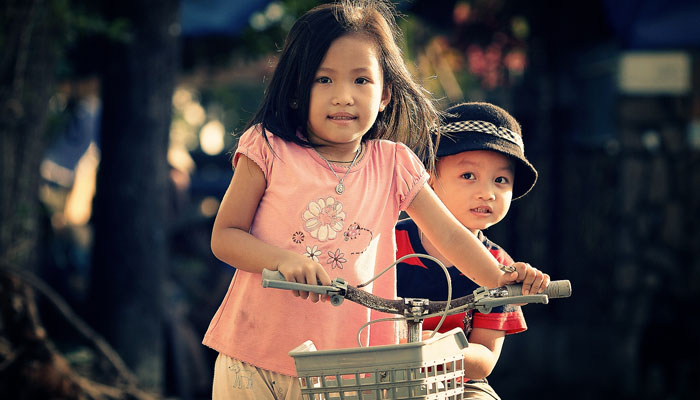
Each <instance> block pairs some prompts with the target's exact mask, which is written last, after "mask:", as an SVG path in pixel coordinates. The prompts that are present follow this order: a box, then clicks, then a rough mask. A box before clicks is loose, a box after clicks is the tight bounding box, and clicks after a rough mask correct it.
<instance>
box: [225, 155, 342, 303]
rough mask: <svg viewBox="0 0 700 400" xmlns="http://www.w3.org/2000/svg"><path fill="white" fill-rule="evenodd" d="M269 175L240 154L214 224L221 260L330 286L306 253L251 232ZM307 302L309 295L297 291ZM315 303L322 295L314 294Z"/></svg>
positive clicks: (254, 269) (248, 268)
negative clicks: (277, 245) (262, 238)
mask: <svg viewBox="0 0 700 400" xmlns="http://www.w3.org/2000/svg"><path fill="white" fill-rule="evenodd" d="M265 187H266V181H265V176H264V174H263V172H262V170H261V169H260V167H259V166H258V165H257V164H256V163H255V162H253V161H252V160H251V159H250V158H248V157H246V156H245V155H242V154H241V155H239V158H238V162H237V164H236V169H235V171H234V173H233V178H232V179H231V183H230V185H229V187H228V189H227V190H226V194H225V195H224V198H223V200H222V201H221V206H220V207H219V212H218V213H217V215H216V219H215V221H214V228H213V230H212V235H211V249H212V252H213V253H214V255H215V256H216V257H217V258H218V259H220V260H221V261H223V262H225V263H227V264H229V265H232V266H234V267H236V268H237V269H240V270H243V271H247V272H253V273H260V272H262V270H263V268H267V269H270V270H273V271H280V272H281V273H282V275H284V277H285V278H286V279H287V280H288V281H290V282H299V283H309V284H313V285H315V284H317V282H319V281H320V282H321V284H323V285H330V283H331V280H330V278H329V276H328V274H327V273H326V271H325V270H324V269H323V267H322V266H321V264H319V263H317V262H315V261H313V260H311V259H310V258H308V257H305V256H303V255H302V254H297V253H294V252H292V251H289V250H285V249H282V248H280V247H276V246H273V245H270V244H267V243H265V242H263V241H262V240H260V239H257V238H256V237H254V236H253V235H251V234H250V233H249V232H250V226H251V224H252V222H253V217H254V216H255V212H256V211H257V209H258V205H259V203H260V199H261V198H262V196H263V193H264V192H265ZM294 294H295V295H296V296H301V297H302V298H304V299H306V298H307V297H309V293H308V292H301V293H299V292H295V293H294ZM311 300H312V301H318V295H317V294H315V293H312V294H311Z"/></svg>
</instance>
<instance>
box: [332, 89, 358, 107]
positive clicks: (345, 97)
mask: <svg viewBox="0 0 700 400" xmlns="http://www.w3.org/2000/svg"><path fill="white" fill-rule="evenodd" d="M336 87H337V89H336V90H335V92H334V93H333V98H332V102H333V105H334V106H344V105H348V106H351V105H353V103H354V100H353V98H352V94H351V93H350V90H348V89H347V88H346V87H345V86H344V85H338V86H336Z"/></svg>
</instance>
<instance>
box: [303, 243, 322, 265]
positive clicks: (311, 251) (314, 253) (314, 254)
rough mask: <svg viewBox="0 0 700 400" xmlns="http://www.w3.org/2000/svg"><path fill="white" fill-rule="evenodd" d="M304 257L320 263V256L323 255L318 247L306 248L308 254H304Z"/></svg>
mask: <svg viewBox="0 0 700 400" xmlns="http://www.w3.org/2000/svg"><path fill="white" fill-rule="evenodd" d="M304 255H305V256H307V257H309V258H310V259H312V260H314V261H316V262H318V256H320V255H321V250H319V249H318V246H314V247H310V246H306V252H305V253H304Z"/></svg>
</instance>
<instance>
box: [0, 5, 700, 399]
mask: <svg viewBox="0 0 700 400" xmlns="http://www.w3.org/2000/svg"><path fill="white" fill-rule="evenodd" d="M320 3H321V2H319V1H313V0H275V1H270V0H247V1H230V0H153V1H148V2H141V1H136V0H122V1H118V2H117V1H89V0H5V1H3V4H2V6H1V7H0V108H1V112H0V131H1V134H2V137H1V138H0V158H1V161H0V393H3V396H2V397H3V398H6V399H146V398H170V399H206V398H210V396H211V394H210V386H211V379H212V371H213V361H214V358H215V354H214V353H213V351H211V350H209V349H207V348H205V347H204V346H203V345H201V343H200V342H201V339H202V337H203V334H204V332H205V330H206V328H207V326H208V323H209V321H210V319H211V317H212V316H213V314H214V312H215V311H216V308H217V307H218V305H219V304H220V302H221V300H222V297H223V295H224V293H225V291H226V288H227V286H228V284H229V282H230V278H231V276H232V274H233V271H234V270H233V269H232V268H231V267H229V266H227V265H224V264H222V263H221V262H219V261H217V260H216V259H215V258H214V257H213V256H212V254H211V252H210V249H209V238H210V229H211V225H212V222H213V218H214V215H215V214H216V211H217V208H218V205H219V200H220V199H221V197H222V195H223V193H224V191H225V189H226V186H227V184H228V182H229V180H230V178H231V175H232V169H231V161H230V155H231V150H233V149H234V148H235V140H234V136H233V135H234V134H235V133H240V132H241V129H242V127H243V126H244V125H245V123H246V122H247V121H248V119H249V118H250V117H251V116H252V113H253V112H254V111H255V110H256V107H257V105H258V103H259V101H260V100H261V98H262V94H263V90H264V88H265V84H266V82H267V81H268V79H269V78H270V76H271V73H272V71H273V68H274V65H275V61H276V57H277V56H278V54H279V50H280V49H281V47H282V44H283V41H284V37H285V34H286V32H287V31H288V29H289V28H290V26H291V24H292V23H293V21H294V20H295V18H297V17H298V16H300V15H301V14H302V13H303V12H305V11H307V10H308V9H310V8H311V7H313V6H315V5H317V4H320ZM394 3H395V4H396V7H397V9H398V10H399V11H400V12H401V13H402V14H403V17H402V18H400V19H399V24H400V26H401V28H402V30H403V33H404V37H403V39H402V43H403V49H404V54H405V59H406V62H407V63H408V65H409V67H410V69H411V70H412V72H413V73H414V74H415V76H416V77H417V78H418V79H419V80H420V82H421V83H422V84H423V85H424V86H425V87H426V88H427V89H428V90H429V91H431V92H432V93H433V94H434V96H435V98H436V99H437V100H438V101H439V104H440V107H441V108H444V107H446V106H448V105H450V104H453V103H456V102H461V101H475V100H483V101H490V102H493V103H495V104H498V105H500V106H502V107H504V108H506V109H507V110H508V111H510V113H511V114H513V115H514V116H515V117H516V118H517V119H518V120H519V121H520V122H521V124H522V128H523V133H524V140H525V145H526V152H527V154H528V157H529V159H530V160H531V161H532V162H533V164H534V165H535V166H536V167H537V169H538V170H539V172H540V179H539V182H538V184H537V186H536V187H535V189H534V191H533V192H531V193H530V194H529V195H528V196H526V197H525V198H524V199H522V200H518V201H516V202H515V203H514V204H513V207H512V208H511V212H510V213H509V215H508V217H507V218H506V219H505V220H504V221H503V222H502V223H500V224H499V225H497V226H496V227H494V228H492V229H490V230H489V232H488V234H489V237H490V238H491V239H493V240H494V241H495V242H497V243H500V244H501V245H503V247H504V248H506V249H507V250H508V252H509V253H510V254H511V255H512V256H513V257H514V258H515V259H517V260H525V261H528V262H530V263H531V264H533V265H535V266H537V267H538V268H540V269H542V270H544V271H546V272H548V273H549V274H550V275H551V276H552V278H553V279H569V280H571V282H572V285H573V296H572V297H571V298H569V299H565V300H557V301H552V302H551V303H550V304H549V305H547V306H543V305H532V306H528V307H526V308H525V310H524V311H525V316H526V319H527V322H528V325H529V329H528V331H526V332H525V333H521V334H518V335H514V336H509V337H508V339H507V340H506V343H505V347H504V350H503V354H502V356H501V358H500V361H499V363H498V366H497V367H496V370H495V371H494V372H493V374H492V375H491V377H490V378H489V380H490V382H491V383H492V386H493V387H494V388H495V389H496V391H497V392H498V393H499V394H500V395H501V397H502V398H504V399H539V400H546V399H561V398H565V399H592V398H616V399H668V400H671V399H690V398H695V396H692V393H694V392H695V389H696V383H697V382H698V381H699V379H700V374H699V373H698V371H699V370H700V368H699V367H698V362H697V360H698V354H699V352H698V350H697V345H696V339H697V332H698V329H700V320H699V319H698V318H697V316H696V314H695V312H694V311H692V310H693V309H695V306H696V302H697V299H698V295H699V294H700V261H699V260H696V259H695V258H694V256H695V255H696V251H697V249H698V244H700V229H699V228H698V223H699V222H700V219H698V213H699V212H700V196H699V194H700V52H699V51H698V50H699V48H700V23H699V22H700V3H699V2H697V1H692V0H664V1H661V0H591V1H573V2H553V1H544V0H529V1H525V0H512V1H505V0H412V1H395V2H394ZM353 334H354V333H353Z"/></svg>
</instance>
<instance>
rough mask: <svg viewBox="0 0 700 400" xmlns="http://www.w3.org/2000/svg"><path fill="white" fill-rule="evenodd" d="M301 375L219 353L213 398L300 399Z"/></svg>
mask: <svg viewBox="0 0 700 400" xmlns="http://www.w3.org/2000/svg"><path fill="white" fill-rule="evenodd" d="M299 399H301V388H300V386H299V379H297V378H295V377H292V376H287V375H282V374H278V373H276V372H271V371H267V370H264V369H260V368H257V367H254V366H252V365H250V364H247V363H244V362H242V361H238V360H235V359H233V358H231V357H228V356H226V355H223V354H221V353H219V356H218V357H217V358H216V364H215V366H214V384H213V388H212V400H299Z"/></svg>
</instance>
